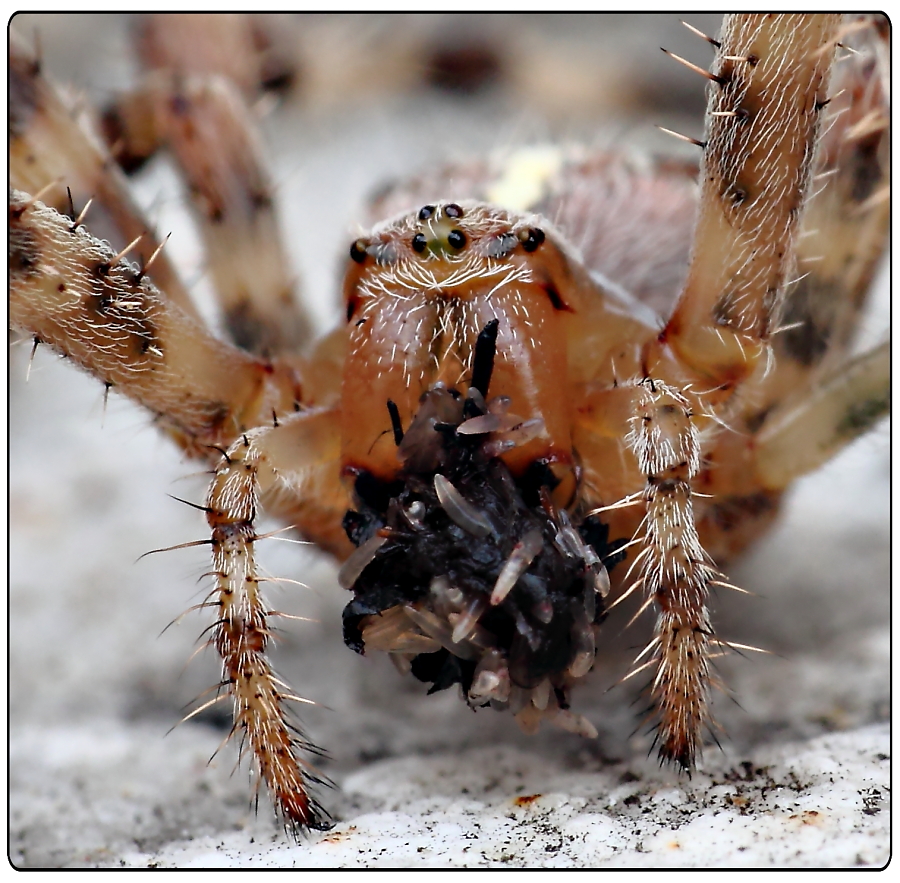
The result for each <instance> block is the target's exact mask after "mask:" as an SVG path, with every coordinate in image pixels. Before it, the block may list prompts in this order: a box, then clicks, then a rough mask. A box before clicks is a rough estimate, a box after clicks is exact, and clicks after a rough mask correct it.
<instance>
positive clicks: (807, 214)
mask: <svg viewBox="0 0 900 883" xmlns="http://www.w3.org/2000/svg"><path fill="white" fill-rule="evenodd" d="M855 23H856V24H863V25H864V28H863V29H861V30H859V31H857V32H856V33H855V34H854V35H853V37H852V38H844V39H845V40H847V41H848V42H849V41H850V40H851V39H852V41H853V45H854V46H858V47H859V51H857V52H855V53H854V54H852V55H848V56H846V57H844V58H842V59H841V60H840V61H839V62H838V63H837V64H836V65H835V69H834V75H833V78H832V86H831V90H830V92H831V94H832V96H833V98H832V100H831V101H830V102H829V103H828V107H827V109H826V110H825V111H824V114H825V115H824V119H823V122H822V125H823V129H824V132H823V135H822V139H821V144H820V146H819V151H818V155H817V158H816V163H815V167H814V169H813V177H812V181H811V185H810V186H811V189H812V190H813V194H812V196H811V197H810V199H809V200H808V203H807V206H806V208H805V210H804V214H803V219H802V222H801V229H800V233H799V236H798V238H797V246H796V255H797V268H796V270H795V271H794V272H793V274H792V275H793V276H794V279H793V281H791V282H789V283H788V284H787V285H786V286H785V289H786V290H785V301H784V306H783V310H782V314H781V317H780V319H779V322H778V326H779V327H778V328H777V329H773V334H772V337H771V345H772V354H773V356H774V359H773V364H772V365H771V366H770V368H769V370H768V371H767V374H766V376H765V377H764V378H762V379H761V380H757V379H756V378H754V380H753V387H754V388H753V391H752V393H751V392H750V391H749V390H748V391H747V394H746V396H745V397H746V399H747V402H748V406H747V408H746V416H745V420H746V422H747V424H748V425H747V428H748V430H749V431H750V432H756V431H758V429H759V427H760V425H761V424H760V421H763V422H765V421H766V420H767V417H766V414H767V413H768V412H769V411H770V410H771V409H772V408H773V407H778V406H780V405H781V403H782V402H784V401H785V399H787V398H788V397H791V396H792V395H793V394H794V393H795V392H796V391H797V390H798V389H801V388H803V389H809V388H812V387H814V386H815V384H816V382H817V380H818V379H819V378H823V377H824V376H825V375H827V374H830V373H832V372H833V371H834V370H835V368H836V367H837V366H839V365H840V364H841V363H842V362H845V361H846V360H847V358H848V350H849V348H850V345H851V344H852V342H853V338H854V332H855V331H856V328H857V325H858V324H859V318H860V314H861V312H862V309H863V307H864V306H865V304H866V295H867V293H868V291H869V290H870V288H871V284H872V279H873V276H874V274H875V271H876V269H877V268H878V265H879V261H880V260H881V257H882V254H883V253H884V249H885V247H886V244H887V241H888V236H887V234H888V224H889V218H890V199H889V195H890V109H889V100H888V96H887V94H886V92H885V80H884V78H883V77H882V76H881V75H882V74H883V71H882V69H881V65H880V64H879V56H878V48H879V43H880V37H879V36H878V30H877V22H876V21H867V20H866V19H863V20H862V21H861V22H859V21H858V22H855ZM849 26H852V24H851V25H849Z"/></svg>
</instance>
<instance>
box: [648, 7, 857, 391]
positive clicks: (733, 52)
mask: <svg viewBox="0 0 900 883" xmlns="http://www.w3.org/2000/svg"><path fill="white" fill-rule="evenodd" d="M839 24H840V17H839V16H836V15H823V16H803V15H774V16H765V15H739V16H730V17H728V18H727V19H726V24H725V26H724V28H723V33H722V35H721V38H720V42H721V47H720V48H719V49H718V52H717V57H716V61H715V62H714V64H713V69H712V74H711V82H710V85H709V90H710V91H709V105H708V114H707V120H708V122H707V130H706V135H705V138H704V142H703V147H704V157H703V162H702V166H701V175H700V179H701V195H700V208H699V214H698V218H697V224H696V228H695V232H694V251H693V255H692V258H691V264H690V269H689V271H688V278H687V282H686V284H685V288H684V290H683V292H682V294H681V297H680V299H679V301H678V303H677V305H676V307H675V310H674V312H673V314H672V316H671V317H670V319H669V321H668V323H667V325H666V327H665V328H664V329H663V331H662V333H661V334H660V335H659V338H658V340H656V341H654V342H652V343H651V344H650V346H649V347H648V356H647V365H648V371H647V373H648V374H649V375H652V376H659V375H660V374H661V375H662V376H667V375H668V374H669V373H670V371H669V369H668V367H667V366H666V365H665V359H666V350H668V353H670V354H671V355H672V356H674V358H675V360H676V362H677V363H678V365H679V367H680V369H681V370H682V371H684V370H686V371H687V373H688V374H689V376H690V377H691V378H692V379H693V380H694V382H695V383H698V384H703V385H705V386H706V387H707V388H709V387H715V388H716V390H717V393H716V396H715V397H714V399H713V400H715V398H719V399H724V398H728V397H729V396H730V393H731V391H732V390H733V389H734V387H735V386H736V385H737V384H739V383H741V382H742V381H743V380H745V379H746V378H747V377H749V376H750V375H751V374H752V373H753V371H754V370H755V368H756V366H757V364H758V363H760V361H761V360H762V361H764V358H765V354H766V352H767V345H766V339H767V338H768V336H769V334H770V333H771V331H772V330H774V328H773V327H772V326H773V319H774V317H775V316H776V315H777V314H778V310H779V307H780V303H781V300H782V298H783V290H784V285H785V283H786V281H788V279H789V277H788V275H787V274H788V273H789V272H790V267H791V265H792V260H793V242H794V239H795V236H796V233H797V228H798V220H799V217H800V213H801V209H802V206H803V202H804V199H805V197H806V195H807V188H808V181H809V177H810V169H811V167H812V158H813V153H814V150H813V148H814V146H815V144H816V138H817V134H818V131H819V128H820V118H821V116H822V108H824V107H825V106H826V105H827V93H826V89H827V86H828V76H829V70H830V66H831V56H832V55H833V47H834V44H833V42H832V41H833V38H834V35H835V33H836V32H837V28H838V26H839ZM829 50H830V51H829ZM785 133H790V137H786V135H785ZM661 363H662V364H661ZM701 388H702V387H701Z"/></svg>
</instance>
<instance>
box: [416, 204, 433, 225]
mask: <svg viewBox="0 0 900 883" xmlns="http://www.w3.org/2000/svg"><path fill="white" fill-rule="evenodd" d="M433 214H434V206H433V205H423V206H422V208H420V209H419V220H420V221H427V220H428V219H429V218H430V217H431V216H432V215H433Z"/></svg>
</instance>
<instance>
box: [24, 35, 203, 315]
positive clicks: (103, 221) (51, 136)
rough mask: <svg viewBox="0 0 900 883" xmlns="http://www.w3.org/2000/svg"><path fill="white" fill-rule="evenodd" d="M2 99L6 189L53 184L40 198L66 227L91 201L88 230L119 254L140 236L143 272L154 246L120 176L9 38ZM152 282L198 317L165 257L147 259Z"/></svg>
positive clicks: (84, 124) (80, 116) (81, 119)
mask: <svg viewBox="0 0 900 883" xmlns="http://www.w3.org/2000/svg"><path fill="white" fill-rule="evenodd" d="M9 95H10V103H9V185H10V187H13V188H15V189H17V190H23V191H25V192H26V193H37V192H39V191H42V190H44V189H45V188H46V186H47V185H48V184H52V183H54V182H58V183H57V184H56V185H55V186H54V187H52V189H51V191H50V192H47V193H46V195H44V196H43V197H42V198H43V200H44V202H46V203H47V204H48V205H52V206H53V207H54V208H56V209H57V211H60V212H65V211H67V210H68V211H72V212H73V215H72V220H73V221H74V220H75V216H76V215H77V214H78V212H80V211H81V209H82V207H83V206H84V205H85V204H86V203H87V202H88V200H89V199H91V200H92V203H91V213H90V223H91V226H92V228H93V229H95V230H96V231H97V233H98V235H100V236H101V238H106V239H109V240H110V241H111V242H113V243H114V244H115V245H117V246H118V247H119V248H122V247H124V246H125V244H126V243H128V242H131V241H132V240H134V239H135V238H136V237H138V236H142V235H143V238H142V239H141V240H140V242H138V244H137V246H136V247H135V249H134V251H133V252H131V255H132V258H133V259H134V260H137V261H138V262H139V263H140V264H141V266H146V265H147V264H148V263H149V262H150V260H151V257H152V256H153V254H154V252H155V251H156V250H157V247H158V242H157V241H155V240H154V237H153V234H152V232H151V229H150V225H149V224H148V222H147V220H146V219H145V218H144V217H143V216H142V214H141V211H140V209H139V208H138V207H137V205H136V204H135V203H134V201H133V199H132V198H131V195H130V194H129V190H128V183H127V182H126V180H125V176H124V175H123V174H122V173H121V172H120V171H119V170H118V169H117V168H116V165H115V161H114V160H113V159H112V157H111V156H110V155H109V154H108V153H107V152H106V151H105V150H104V149H103V147H102V141H101V140H100V139H99V137H97V136H96V135H95V134H94V133H93V132H91V131H90V126H89V122H90V121H89V120H88V119H87V115H88V111H87V109H84V108H81V109H79V111H78V112H76V111H75V110H74V109H73V108H72V107H70V106H69V105H68V104H67V103H66V102H64V101H63V99H62V97H61V96H60V94H59V93H58V92H57V90H56V88H55V87H54V86H53V84H52V83H50V82H49V81H48V80H47V79H46V77H44V76H43V74H42V73H41V62H40V59H39V58H36V57H35V56H34V54H33V53H32V52H31V51H30V49H29V48H28V47H27V46H25V45H24V44H23V42H22V40H21V39H20V38H19V37H17V36H16V34H15V33H14V32H11V33H10V40H9ZM67 188H68V190H69V193H70V194H71V197H70V198H71V200H72V204H71V205H70V204H69V199H68V198H67V193H66V191H67ZM75 205H77V208H75ZM153 278H154V279H155V280H156V283H157V285H159V286H160V287H161V288H162V289H163V290H164V291H165V292H166V296H167V297H168V298H169V300H170V301H172V302H173V303H175V304H177V305H178V306H179V307H180V308H181V309H182V310H184V312H186V313H187V314H188V315H191V316H194V317H196V316H197V315H198V314H197V311H196V308H195V307H194V305H193V303H192V302H191V299H190V296H189V295H188V293H187V290H186V289H185V288H184V286H183V285H182V284H181V282H180V280H179V279H178V275H177V274H176V272H175V270H174V268H173V267H172V265H171V263H170V262H169V260H168V258H167V257H166V255H165V252H162V253H160V254H158V255H157V256H156V257H155V258H154V259H153Z"/></svg>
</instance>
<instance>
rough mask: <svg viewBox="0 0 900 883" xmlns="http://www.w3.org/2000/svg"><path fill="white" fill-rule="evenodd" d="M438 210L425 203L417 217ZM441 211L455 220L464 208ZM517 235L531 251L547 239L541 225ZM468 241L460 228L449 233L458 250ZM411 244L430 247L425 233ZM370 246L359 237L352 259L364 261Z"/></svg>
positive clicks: (426, 216) (449, 240)
mask: <svg viewBox="0 0 900 883" xmlns="http://www.w3.org/2000/svg"><path fill="white" fill-rule="evenodd" d="M438 211H439V209H438V207H437V206H434V205H424V206H422V208H420V209H419V212H418V215H417V217H418V219H419V220H420V221H428V220H430V219H431V218H433V217H434V216H435V214H436V213H437V212H438ZM440 211H441V212H442V213H443V215H444V216H445V217H447V218H452V219H453V220H457V219H459V218H462V216H463V210H462V208H460V206H458V205H457V204H456V203H454V202H451V203H448V204H447V205H445V206H442V207H441V209H440ZM515 235H516V238H517V239H518V240H519V242H520V243H521V245H522V248H523V249H524V250H525V251H526V252H529V253H531V252H534V251H537V249H538V248H539V247H540V245H541V243H542V242H543V241H544V239H545V236H544V231H543V230H541V229H540V228H539V227H523V228H522V229H521V230H519V231H518V232H517V233H516V234H515ZM467 242H468V239H467V238H466V234H465V233H463V231H462V230H460V229H458V228H457V229H455V230H451V231H450V232H449V233H448V234H447V243H448V244H449V245H450V246H451V247H452V248H453V249H455V250H456V251H462V250H463V249H464V248H465V247H466V243H467ZM410 245H411V246H412V249H413V251H415V252H416V253H417V254H422V253H423V252H424V251H425V249H426V248H427V247H428V239H427V237H426V236H425V234H424V233H416V234H415V235H414V236H413V238H412V239H411V240H410ZM368 246H369V243H368V241H367V240H365V239H357V240H356V241H355V242H354V243H353V245H351V246H350V257H351V259H352V260H353V261H355V262H356V263H357V264H362V263H364V262H365V260H366V257H367V256H368V254H369V251H368Z"/></svg>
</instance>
